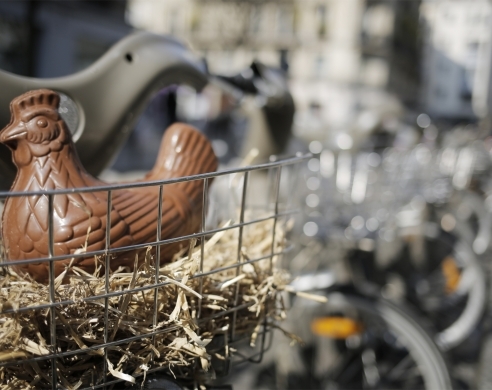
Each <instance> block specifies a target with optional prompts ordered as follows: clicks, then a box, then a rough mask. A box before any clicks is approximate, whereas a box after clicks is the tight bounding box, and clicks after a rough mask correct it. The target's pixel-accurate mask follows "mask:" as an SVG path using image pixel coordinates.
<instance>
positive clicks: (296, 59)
mask: <svg viewBox="0 0 492 390" xmlns="http://www.w3.org/2000/svg"><path fill="white" fill-rule="evenodd" d="M419 3H420V2H419V1H412V2H401V1H398V0H386V1H377V0H376V1H366V0H351V1H330V0H266V1H255V0H247V1H239V0H228V1H224V0H167V1H163V2H155V1H148V0H130V1H129V3H128V9H129V14H128V16H129V22H130V23H131V24H132V25H134V26H136V27H139V28H145V29H148V30H151V31H154V32H157V33H165V34H173V35H175V36H178V37H180V38H182V39H183V40H185V41H187V42H188V44H189V45H190V46H192V47H193V48H194V49H195V50H196V51H197V52H199V53H200V54H201V55H203V56H204V57H205V58H206V59H207V62H208V64H209V68H210V70H211V71H212V72H216V73H223V74H224V73H234V72H238V71H240V70H241V69H243V68H245V67H247V66H248V65H249V63H250V62H251V61H252V60H253V59H258V60H260V61H263V62H265V63H266V64H269V65H273V66H280V67H282V68H283V69H284V70H286V71H288V74H289V78H290V85H291V89H292V92H293V95H294V97H295V100H296V105H297V110H298V112H299V115H298V116H297V123H298V125H299V126H300V127H302V128H303V131H304V132H309V131H313V133H318V132H325V131H326V129H327V128H329V129H330V131H335V132H336V131H339V130H340V129H347V128H350V127H353V126H354V123H355V122H357V118H358V116H359V114H360V113H361V111H364V107H365V106H367V105H368V106H374V105H376V106H381V107H382V106H386V107H395V106H397V105H395V104H389V105H388V104H387V103H388V100H392V102H393V103H394V99H393V98H392V97H391V95H388V93H387V91H390V92H391V93H393V94H396V95H398V96H400V97H401V98H402V99H403V100H406V101H408V103H409V104H415V98H414V97H415V96H416V95H417V94H416V92H415V89H416V88H417V85H418V77H419V71H418V69H417V70H416V69H415V67H411V66H409V65H408V62H406V61H404V59H402V58H401V56H402V50H403V52H404V53H403V54H405V55H407V54H408V53H410V55H411V56H412V60H414V59H415V58H417V59H418V55H419V50H418V47H417V44H416V42H417V31H418V5H419ZM402 26H403V27H402ZM402 28H403V30H404V31H402ZM398 40H400V41H398ZM408 42H410V43H408ZM409 91H410V92H409ZM390 110H391V109H390ZM364 118H365V119H364ZM368 119H370V120H368ZM364 121H365V122H371V123H373V122H377V121H378V120H377V118H376V119H375V118H372V119H371V118H369V117H368V116H367V115H366V116H364V115H363V116H362V122H364ZM363 125H364V126H366V127H367V126H368V123H365V124H363ZM340 131H341V130H340ZM314 135H315V134H313V136H314Z"/></svg>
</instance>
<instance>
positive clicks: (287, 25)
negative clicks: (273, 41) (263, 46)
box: [277, 7, 294, 35]
mask: <svg viewBox="0 0 492 390" xmlns="http://www.w3.org/2000/svg"><path fill="white" fill-rule="evenodd" d="M277 32H278V33H279V34H282V35H290V34H292V33H293V32H294V13H293V12H292V9H291V8H288V7H280V8H279V9H278V11H277Z"/></svg>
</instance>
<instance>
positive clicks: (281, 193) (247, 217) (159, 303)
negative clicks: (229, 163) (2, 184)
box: [0, 155, 306, 389]
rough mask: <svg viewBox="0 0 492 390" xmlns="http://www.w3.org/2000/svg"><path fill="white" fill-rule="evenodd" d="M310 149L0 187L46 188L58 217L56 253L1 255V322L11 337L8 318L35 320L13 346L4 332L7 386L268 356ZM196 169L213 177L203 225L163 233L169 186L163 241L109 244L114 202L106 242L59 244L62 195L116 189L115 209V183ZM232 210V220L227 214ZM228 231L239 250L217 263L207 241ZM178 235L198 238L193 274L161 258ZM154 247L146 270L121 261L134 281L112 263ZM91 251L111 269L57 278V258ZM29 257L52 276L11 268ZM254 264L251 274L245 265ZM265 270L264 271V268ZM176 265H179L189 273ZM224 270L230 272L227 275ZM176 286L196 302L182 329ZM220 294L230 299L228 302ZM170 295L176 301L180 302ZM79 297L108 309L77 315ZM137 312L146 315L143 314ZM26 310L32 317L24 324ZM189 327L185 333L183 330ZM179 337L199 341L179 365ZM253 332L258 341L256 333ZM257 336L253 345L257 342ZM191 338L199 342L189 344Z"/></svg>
mask: <svg viewBox="0 0 492 390" xmlns="http://www.w3.org/2000/svg"><path fill="white" fill-rule="evenodd" d="M305 159H306V156H300V155H299V156H296V157H292V158H285V159H281V160H275V159H272V160H271V161H270V162H268V163H265V164H260V165H255V166H250V167H244V168H237V169H229V170H224V171H220V172H216V173H208V174H201V175H196V176H188V177H182V178H177V179H171V180H163V181H156V182H139V183H134V184H115V185H107V186H101V187H94V188H75V189H67V190H54V191H44V192H25V193H13V192H10V193H9V192H3V193H0V198H1V199H5V198H6V197H9V196H26V197H27V196H40V197H46V198H47V204H48V210H47V211H48V225H49V226H48V241H49V242H48V250H49V257H48V258H39V259H31V260H24V261H12V262H3V263H0V269H1V276H0V313H1V315H0V333H2V337H3V338H4V341H5V337H7V336H8V335H7V333H6V332H7V331H6V330H5V328H6V326H7V325H8V324H9V323H11V322H14V323H16V324H17V326H18V327H19V326H21V327H25V328H26V329H24V328H22V329H17V331H16V332H17V333H16V334H15V337H14V338H15V339H16V340H15V341H16V342H17V345H14V344H13V341H11V342H10V344H8V345H9V348H8V349H5V345H6V344H5V342H4V347H3V350H1V349H0V372H1V375H0V388H22V387H24V388H26V387H28V385H29V386H31V387H32V388H40V387H41V388H52V389H58V388H73V389H75V388H76V389H89V388H90V389H96V388H109V387H111V386H113V387H112V388H115V387H114V386H115V385H118V384H120V385H121V384H122V383H124V382H125V381H126V382H132V383H136V381H137V380H141V379H142V378H145V377H146V376H147V375H149V374H151V373H152V372H155V371H158V370H167V372H168V373H171V374H172V375H174V376H175V377H176V378H178V379H181V380H187V381H192V382H193V381H195V382H204V381H205V382H206V381H207V380H210V379H213V377H214V376H222V375H227V373H228V371H229V369H230V366H231V363H234V364H235V363H239V362H242V361H251V362H259V361H261V359H262V357H263V354H264V352H265V350H266V349H267V347H268V344H269V339H270V337H269V330H270V329H271V327H272V325H273V323H274V322H275V320H276V319H278V312H279V311H278V309H279V308H278V302H279V301H278V299H277V298H278V297H277V296H276V291H277V290H278V287H279V285H281V283H282V280H283V279H282V278H284V277H285V275H284V276H278V275H277V276H276V275H275V269H276V267H275V263H276V261H277V260H278V259H280V257H281V255H282V254H284V253H285V252H286V251H287V250H288V249H289V248H288V247H287V246H286V245H285V244H284V233H285V231H286V230H287V226H286V224H287V223H288V221H289V220H290V218H291V216H292V215H293V214H294V213H295V212H296V210H295V209H294V208H293V202H292V198H293V197H292V196H291V195H290V194H291V189H292V187H293V185H294V184H295V175H294V174H293V173H292V172H291V171H293V172H295V171H296V170H297V169H296V167H297V166H299V164H300V163H301V162H302V161H304V160H305ZM194 180H200V181H202V182H203V187H204V192H203V193H204V195H203V212H202V215H201V221H202V223H201V229H200V231H199V232H197V233H195V234H191V235H188V236H183V237H176V238H172V239H167V240H162V239H161V225H162V218H161V216H162V207H163V205H162V203H163V202H162V196H160V198H159V199H160V201H159V204H158V210H156V212H157V213H158V217H159V218H158V223H157V232H156V240H155V241H153V242H148V243H145V244H141V245H133V246H127V247H121V248H111V247H110V244H111V243H110V233H109V228H108V226H111V221H110V215H111V213H110V212H108V214H107V215H108V217H107V219H108V220H107V223H106V236H105V249H104V250H99V251H90V252H89V251H85V252H84V251H82V252H81V253H74V254H70V255H63V256H61V255H55V251H54V234H55V232H54V231H53V230H54V224H53V219H54V217H53V212H54V210H53V207H54V205H53V203H54V198H55V196H57V195H62V194H69V193H81V192H91V191H94V192H95V191H97V192H103V191H105V192H107V195H108V197H107V199H108V202H107V210H108V211H110V210H111V199H112V194H113V193H114V192H116V191H118V190H122V189H130V188H136V187H154V188H156V187H157V188H158V189H159V193H160V195H162V193H163V191H165V190H166V185H169V184H173V183H178V182H184V181H194ZM212 181H213V183H212ZM209 187H210V191H209ZM207 210H209V211H208V213H207ZM226 219H228V220H229V223H228V224H226V225H223V224H222V225H219V223H222V222H223V221H224V220H226ZM255 228H259V229H262V231H263V236H262V240H261V242H262V244H261V245H262V248H263V251H255V250H253V249H254V248H250V247H248V245H251V240H249V238H248V237H249V236H248V234H249V233H248V231H252V229H255ZM224 235H229V236H230V240H229V242H228V248H233V249H230V251H229V252H228V253H227V255H224V257H227V259H226V261H223V262H222V263H221V262H218V261H215V260H214V262H212V260H210V256H209V248H208V244H209V243H210V242H211V241H214V242H215V243H216V242H217V241H219V240H220V239H221V238H220V237H223V236H224ZM248 240H249V241H248ZM176 242H183V243H185V246H186V247H187V248H189V249H188V251H187V252H186V251H185V253H184V254H183V255H182V257H181V259H180V260H179V261H178V263H179V262H181V263H182V264H194V267H195V268H193V267H192V266H190V267H191V268H187V269H188V271H189V273H188V274H186V275H185V273H184V271H182V270H181V271H179V272H178V273H174V274H172V275H171V274H169V273H166V272H167V271H166V270H167V269H168V268H166V267H172V265H169V264H164V265H163V264H161V255H162V250H164V248H165V247H164V245H165V244H171V243H176ZM197 242H198V245H196V243H197ZM146 248H155V252H154V253H155V256H153V258H151V256H150V253H151V252H150V250H147V255H148V260H149V261H148V262H147V264H146V265H145V266H143V268H142V269H139V271H138V272H139V273H138V275H137V271H136V270H135V271H132V272H133V274H131V272H130V274H129V273H128V272H126V273H125V272H122V275H123V274H124V275H123V276H125V277H127V279H125V280H127V281H128V280H129V281H128V283H126V284H122V285H118V283H116V282H115V280H117V281H118V280H120V279H118V278H119V277H121V278H122V277H123V276H122V275H120V274H117V273H116V274H115V273H113V272H112V271H111V270H110V267H109V264H110V259H111V255H112V254H114V253H116V252H121V251H129V250H135V249H143V250H145V249H146ZM89 256H94V258H95V261H97V259H99V261H101V264H104V272H102V275H100V276H99V277H98V278H96V277H95V276H94V277H93V278H92V279H91V277H90V276H87V278H86V279H84V277H80V278H79V279H81V281H80V283H82V284H80V283H79V281H74V282H73V283H72V280H74V278H71V279H70V280H71V281H70V282H69V284H66V282H62V281H61V280H60V278H58V279H57V278H56V276H55V267H54V263H55V262H56V261H58V260H64V259H76V258H87V257H89ZM150 260H151V261H150ZM27 262H30V263H43V262H44V263H48V264H49V283H48V284H47V285H42V284H39V283H36V282H33V281H26V282H24V279H23V278H22V277H20V276H17V275H16V274H15V272H14V271H13V270H12V269H11V267H12V266H13V265H19V264H26V263H27ZM178 263H171V264H178ZM181 263H179V264H181ZM179 264H178V265H179ZM176 267H177V265H176ZM135 268H136V267H135ZM163 270H164V271H163ZM190 270H191V271H190ZM188 271H187V272H188ZM180 272H181V273H180ZM128 274H129V275H128ZM245 274H247V275H246V276H244V275H245ZM260 274H261V275H263V276H262V278H260V276H259V275H260ZM135 275H137V276H135ZM176 275H178V276H179V275H181V276H182V277H181V279H179V278H177V277H176ZM224 275H226V276H227V278H228V279H227V280H226V281H225V282H224V281H222V282H221V283H219V282H218V281H220V280H223V278H224ZM251 275H256V276H255V277H258V281H257V282H258V286H261V288H263V290H264V291H263V293H262V294H263V295H261V299H263V303H262V306H261V307H260V306H259V304H258V302H257V300H255V298H251V297H248V299H249V300H248V299H246V297H247V296H246V295H245V294H244V291H246V290H244V291H243V287H241V286H247V285H248V283H249V285H253V286H256V285H255V283H256V282H255V280H253V281H252V278H253V277H252V276H251ZM138 278H143V279H141V280H140V279H138ZM207 278H208V279H207ZM211 278H212V279H211ZM214 278H215V279H214ZM221 278H222V279H221ZM268 278H270V279H268ZM96 279H97V280H96ZM253 279H254V278H253ZM260 279H261V280H260ZM210 280H213V282H214V283H216V284H217V286H219V287H217V289H216V290H215V291H219V292H220V293H221V294H223V297H221V296H216V295H213V297H214V298H213V299H212V298H210V296H212V294H207V291H206V288H207V285H210ZM23 283H27V286H28V288H24V289H22V288H20V289H19V286H24V284H23ZM77 283H79V284H77ZM91 283H93V284H91ZM94 283H98V284H97V285H96V284H94ZM262 283H263V284H262ZM212 284H213V283H212ZM86 285H87V286H88V287H87V288H86V290H89V293H87V291H86V292H85V293H84V294H85V295H84V294H82V295H80V294H79V293H78V292H77V291H79V290H80V288H81V287H80V286H86ZM213 285H215V284H213ZM70 286H71V287H70ZM73 286H78V287H73ZM190 286H191V287H190ZM224 286H226V287H224ZM84 288H85V287H84ZM248 288H249V287H248ZM77 289H79V290H77ZM91 289H92V290H91ZM258 289H260V287H258ZM38 290H39V291H38ZM15 291H17V292H18V294H20V295H18V296H17V298H18V299H15V294H14V293H15ZM67 291H68V292H67ZM248 291H249V290H248ZM12 294H14V295H12ZM36 294H38V295H36ZM39 294H41V295H39ZM42 294H45V296H46V301H42V300H40V298H39V296H43V295H42ZM70 294H72V295H70ZM77 294H78V295H77ZM163 294H164V295H163ZM166 294H167V295H166ZM173 294H175V295H173ZM218 294H219V293H218ZM31 296H36V297H37V298H36V299H37V301H35V302H33V301H32V299H31V300H30V297H31ZM168 297H170V298H169V299H171V298H173V297H178V298H177V299H178V300H179V299H181V300H182V302H181V306H180V309H179V310H181V313H183V312H184V311H185V309H183V307H185V306H186V307H187V309H186V310H188V311H187V313H188V314H187V315H188V317H186V321H188V322H189V323H188V325H187V326H188V327H189V329H188V330H186V329H184V325H183V323H182V322H186V321H185V320H183V318H181V317H179V318H180V319H179V321H178V320H175V321H174V322H173V321H169V318H168V317H169V316H168V313H167V314H166V316H168V317H165V319H166V318H167V319H168V320H165V319H164V320H163V315H164V314H163V312H162V307H163V305H165V302H164V301H166V299H167V298H168ZM224 297H225V298H227V299H225V298H224ZM221 299H225V303H224V302H222V301H221ZM139 300H142V302H143V303H142V304H143V305H144V308H145V310H143V311H141V312H142V313H146V314H145V315H147V317H146V318H147V320H146V321H147V322H146V323H145V326H143V325H141V324H142V323H143V322H142V321H143V320H142V321H140V320H139V319H138V318H137V319H135V318H132V317H131V316H130V314H128V313H130V312H129V310H130V309H129V308H130V307H133V306H135V305H136V303H135V302H137V303H138V302H140V301H139ZM163 302H164V303H163ZM211 302H212V303H211ZM166 304H167V303H166ZM169 304H170V305H176V306H177V303H176V302H171V303H169ZM132 305H133V306H132ZM80 307H82V308H83V310H87V311H90V310H93V312H95V313H98V314H97V315H96V314H92V317H91V315H88V318H85V319H80V320H78V321H77V319H76V318H72V319H70V318H67V316H66V315H67V313H68V311H69V310H72V309H73V308H76V310H79V309H80ZM190 308H191V309H190ZM252 308H256V309H255V310H256V312H255V313H252V312H251V309H252ZM74 310H75V309H74ZM125 310H126V311H125ZM174 310H176V308H175V309H174ZM173 313H174V311H173ZM171 314H172V313H171ZM132 315H133V314H132ZM134 316H135V317H138V315H137V314H135V315H134ZM244 316H249V317H248V318H250V319H251V318H256V319H255V323H254V324H249V325H248V326H245V325H244V321H243V319H244V318H245V317H244ZM26 318H27V320H26ZM31 318H32V320H31ZM16 321H17V322H16ZM22 321H24V325H19V324H22ZM36 321H38V322H39V324H37V325H36V330H35V331H32V330H31V331H32V332H34V333H36V332H37V333H36V335H37V336H36V337H37V338H36V339H35V340H34V341H33V340H32V339H28V338H27V337H26V332H28V331H29V329H31V327H32V326H34V325H33V323H34V322H36ZM91 321H93V322H94V324H96V325H94V326H93V327H92V328H90V329H93V331H94V335H93V336H90V337H89V336H88V335H87V333H86V334H84V329H87V326H89V325H88V324H89V323H90V322H91ZM138 321H140V322H138ZM250 322H251V321H250ZM138 324H140V325H138ZM91 326H92V325H91ZM2 327H3V328H2ZM27 328H29V329H27ZM211 328H213V329H211ZM122 329H124V330H125V332H123V331H122ZM183 329H184V330H185V331H186V332H185V333H187V334H185V335H184V336H183V334H184V333H183V332H182V331H183ZM190 329H191V331H190ZM120 331H121V332H120ZM43 332H44V333H43ZM14 333H15V332H14ZM205 334H207V335H208V336H207V340H204V338H205V336H204V335H205ZM6 335H7V336H6ZM122 335H123V336H122ZM180 335H181V336H180ZM178 336H179V337H178ZM9 337H12V336H9ZM91 337H93V339H91ZM181 338H182V339H185V341H186V340H187V342H188V344H187V345H189V346H188V347H187V348H188V349H186V348H185V347H186V346H185V347H183V346H181V347H183V348H184V352H183V351H181V352H183V353H184V354H186V356H187V359H188V358H189V359H188V360H186V362H185V363H186V364H180V361H179V359H178V358H176V359H175V360H177V361H167V362H164V363H163V361H160V360H159V357H160V356H161V355H162V354H163V351H167V349H166V348H167V347H169V345H168V346H166V345H165V344H166V343H169V344H170V345H172V346H171V347H169V349H172V348H175V349H176V350H179V348H178V347H179V345H177V344H179V342H176V339H181ZM252 338H254V340H255V341H256V342H252ZM207 343H208V345H206V344H207ZM157 344H159V346H160V347H159V348H161V349H159V348H158V347H157ZM252 344H255V346H254V347H250V345H252ZM135 345H139V346H142V345H144V346H145V348H144V350H145V351H146V352H145V353H144V354H142V355H140V356H137V353H136V352H135V350H134V349H132V348H133V347H132V346H135ZM68 346H69V347H68ZM192 347H193V348H195V349H193V350H190V348H192ZM203 351H206V352H203ZM166 353H167V352H166ZM180 356H181V355H180ZM118 359H119V360H118ZM125 359H126V360H127V361H132V359H136V362H135V363H132V370H131V372H122V371H121V370H119V369H118V367H120V366H121V361H122V360H125ZM181 363H183V362H181ZM207 366H210V369H209V370H208V373H207V370H206V369H204V367H207ZM210 373H211V374H210ZM16 375H19V376H20V377H22V378H24V377H26V375H27V377H29V378H30V379H31V381H29V380H25V379H22V378H21V379H19V378H17V377H16ZM77 378H78V380H77ZM132 378H133V379H132ZM116 388H118V387H116Z"/></svg>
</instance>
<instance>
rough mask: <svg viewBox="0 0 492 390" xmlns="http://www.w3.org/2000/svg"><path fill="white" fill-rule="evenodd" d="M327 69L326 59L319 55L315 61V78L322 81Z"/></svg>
mask: <svg viewBox="0 0 492 390" xmlns="http://www.w3.org/2000/svg"><path fill="white" fill-rule="evenodd" d="M324 68H325V58H324V57H323V56H322V55H319V56H317V57H316V59H315V60H314V72H313V73H314V78H315V79H321V78H322V77H323V75H324Z"/></svg>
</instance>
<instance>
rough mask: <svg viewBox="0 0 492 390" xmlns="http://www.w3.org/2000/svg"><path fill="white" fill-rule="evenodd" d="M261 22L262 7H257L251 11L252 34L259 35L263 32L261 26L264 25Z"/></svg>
mask: <svg viewBox="0 0 492 390" xmlns="http://www.w3.org/2000/svg"><path fill="white" fill-rule="evenodd" d="M261 20H262V13H261V7H260V6H258V5H256V6H254V7H253V9H252V10H251V16H250V31H251V33H252V34H258V33H259V32H261V24H262V23H261Z"/></svg>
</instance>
